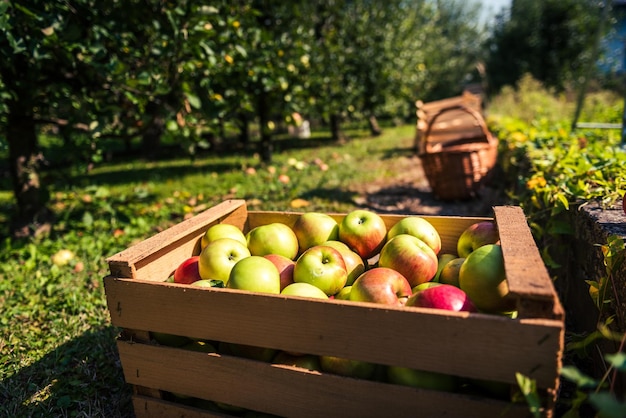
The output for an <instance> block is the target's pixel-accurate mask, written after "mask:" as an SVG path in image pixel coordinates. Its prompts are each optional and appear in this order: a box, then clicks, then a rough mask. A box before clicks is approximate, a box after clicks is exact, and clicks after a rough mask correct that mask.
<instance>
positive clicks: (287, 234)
mask: <svg viewBox="0 0 626 418" xmlns="http://www.w3.org/2000/svg"><path fill="white" fill-rule="evenodd" d="M246 240H247V242H248V249H249V250H250V254H252V255H258V256H264V255H267V254H280V255H282V256H285V257H287V258H289V259H291V260H294V259H295V258H296V257H297V256H298V237H296V234H295V233H294V232H293V230H292V229H291V228H290V227H289V226H287V225H285V224H283V223H280V222H273V223H269V224H265V225H260V226H257V227H255V228H253V229H252V230H250V231H249V232H248V233H247V234H246Z"/></svg>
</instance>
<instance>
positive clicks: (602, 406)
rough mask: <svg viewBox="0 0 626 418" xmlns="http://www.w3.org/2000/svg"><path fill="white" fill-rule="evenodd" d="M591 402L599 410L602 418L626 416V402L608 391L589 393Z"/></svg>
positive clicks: (621, 417)
mask: <svg viewBox="0 0 626 418" xmlns="http://www.w3.org/2000/svg"><path fill="white" fill-rule="evenodd" d="M589 402H590V403H591V404H592V405H593V406H594V407H595V408H596V409H597V410H598V416H599V417H601V418H623V417H625V416H626V403H623V402H620V401H618V400H617V398H616V397H615V396H613V395H612V394H611V393H608V392H598V393H591V394H589Z"/></svg>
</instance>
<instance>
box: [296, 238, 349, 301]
mask: <svg viewBox="0 0 626 418" xmlns="http://www.w3.org/2000/svg"><path fill="white" fill-rule="evenodd" d="M347 280H348V271H347V270H346V263H345V262H344V261H343V257H342V256H341V253H340V252H339V251H337V250H335V249H334V248H332V247H328V246H326V245H316V246H314V247H311V248H309V249H308V250H306V251H305V252H304V253H303V254H302V255H301V256H300V257H298V260H296V266H295V267H294V269H293V281H294V282H296V283H309V284H312V285H313V286H315V287H318V288H319V289H321V290H322V291H323V292H324V293H326V294H327V295H328V296H330V295H334V294H335V293H337V292H339V291H340V290H341V289H342V288H343V287H344V286H345V285H346V281H347Z"/></svg>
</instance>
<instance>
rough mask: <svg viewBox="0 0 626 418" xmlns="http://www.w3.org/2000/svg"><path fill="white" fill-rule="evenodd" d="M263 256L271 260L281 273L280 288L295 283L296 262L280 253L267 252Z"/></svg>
mask: <svg viewBox="0 0 626 418" xmlns="http://www.w3.org/2000/svg"><path fill="white" fill-rule="evenodd" d="M263 257H265V258H267V259H268V260H270V261H271V262H272V263H274V265H275V266H276V268H277V269H278V273H279V274H280V290H281V291H282V290H283V289H284V288H285V287H287V286H288V285H290V284H291V283H293V269H294V267H295V266H296V262H295V261H293V260H291V259H289V258H287V257H285V256H284V255H280V254H266V255H264V256H263Z"/></svg>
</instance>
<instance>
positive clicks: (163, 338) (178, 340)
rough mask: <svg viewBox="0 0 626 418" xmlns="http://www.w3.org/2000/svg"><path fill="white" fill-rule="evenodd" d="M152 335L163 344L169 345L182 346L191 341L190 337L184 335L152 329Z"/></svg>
mask: <svg viewBox="0 0 626 418" xmlns="http://www.w3.org/2000/svg"><path fill="white" fill-rule="evenodd" d="M150 335H151V336H152V338H154V339H155V340H156V342H158V343H159V344H161V345H166V346H168V347H182V346H183V345H185V344H189V342H190V341H191V340H190V339H189V338H188V337H185V336H183V335H174V334H166V333H164V332H154V331H151V332H150Z"/></svg>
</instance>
